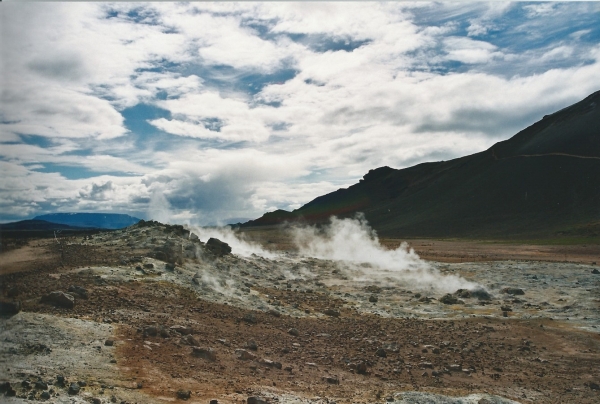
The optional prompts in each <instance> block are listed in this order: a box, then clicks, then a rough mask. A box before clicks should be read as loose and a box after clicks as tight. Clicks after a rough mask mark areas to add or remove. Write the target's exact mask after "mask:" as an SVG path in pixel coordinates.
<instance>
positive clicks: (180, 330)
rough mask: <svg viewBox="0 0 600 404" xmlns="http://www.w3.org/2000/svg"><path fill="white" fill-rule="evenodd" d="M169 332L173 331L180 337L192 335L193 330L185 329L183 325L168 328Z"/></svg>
mask: <svg viewBox="0 0 600 404" xmlns="http://www.w3.org/2000/svg"><path fill="white" fill-rule="evenodd" d="M169 329H170V330H171V331H175V332H177V333H179V334H181V335H189V334H193V330H192V327H186V326H183V325H174V326H172V327H170V328H169Z"/></svg>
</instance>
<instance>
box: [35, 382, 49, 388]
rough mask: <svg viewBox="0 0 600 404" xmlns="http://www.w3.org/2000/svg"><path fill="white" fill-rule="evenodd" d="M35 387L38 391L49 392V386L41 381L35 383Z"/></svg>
mask: <svg viewBox="0 0 600 404" xmlns="http://www.w3.org/2000/svg"><path fill="white" fill-rule="evenodd" d="M34 386H35V388H36V389H38V390H48V384H47V383H46V382H43V381H41V380H38V381H37V382H35V385H34Z"/></svg>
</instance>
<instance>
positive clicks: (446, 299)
mask: <svg viewBox="0 0 600 404" xmlns="http://www.w3.org/2000/svg"><path fill="white" fill-rule="evenodd" d="M440 302H441V303H444V304H457V303H458V302H459V300H458V299H457V298H456V296H452V295H451V294H450V293H447V294H445V295H444V296H442V297H441V298H440Z"/></svg>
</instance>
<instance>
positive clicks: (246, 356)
mask: <svg viewBox="0 0 600 404" xmlns="http://www.w3.org/2000/svg"><path fill="white" fill-rule="evenodd" d="M235 354H236V355H237V357H238V359H241V360H243V361H248V360H255V359H256V355H254V354H253V353H252V352H248V351H246V350H245V349H236V350H235Z"/></svg>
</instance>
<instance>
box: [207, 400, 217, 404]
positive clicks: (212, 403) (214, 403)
mask: <svg viewBox="0 0 600 404" xmlns="http://www.w3.org/2000/svg"><path fill="white" fill-rule="evenodd" d="M208 404H219V401H218V400H215V399H212V400H210V402H209V403H208Z"/></svg>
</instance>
